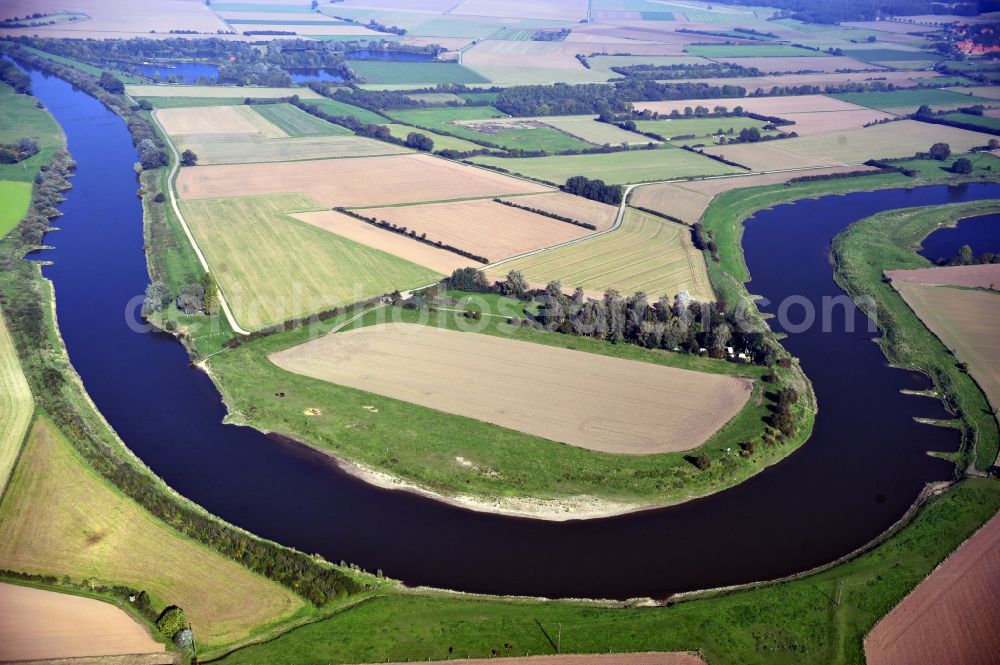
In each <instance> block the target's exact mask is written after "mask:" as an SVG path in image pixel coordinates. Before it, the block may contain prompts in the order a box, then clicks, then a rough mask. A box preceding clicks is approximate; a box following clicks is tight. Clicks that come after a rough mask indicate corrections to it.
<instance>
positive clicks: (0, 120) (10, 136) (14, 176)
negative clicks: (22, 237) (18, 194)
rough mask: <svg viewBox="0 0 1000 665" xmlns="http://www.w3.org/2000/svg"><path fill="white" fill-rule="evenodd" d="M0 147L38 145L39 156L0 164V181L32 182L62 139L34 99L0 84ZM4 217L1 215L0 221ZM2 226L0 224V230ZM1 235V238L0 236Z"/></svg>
mask: <svg viewBox="0 0 1000 665" xmlns="http://www.w3.org/2000/svg"><path fill="white" fill-rule="evenodd" d="M0 108H2V109H3V113H0V143H6V144H12V143H17V142H18V141H20V140H21V138H23V137H25V136H30V137H31V138H33V139H35V140H36V141H38V147H39V149H40V150H39V152H38V154H37V155H32V156H31V157H29V158H28V159H25V160H24V161H21V162H18V163H17V164H0V180H18V181H20V182H31V181H32V180H33V179H34V177H35V174H36V173H38V169H39V168H41V166H42V165H43V164H48V163H49V161H50V160H51V159H52V155H53V153H55V151H56V150H58V149H59V148H61V147H62V146H63V145H64V143H65V139H64V138H63V133H62V128H60V127H59V125H58V124H56V121H55V120H53V119H52V116H50V115H49V114H48V113H46V112H45V111H44V110H42V109H39V108H38V107H36V106H35V98H34V97H30V96H28V95H19V94H17V93H16V92H14V89H13V88H11V87H10V86H9V85H7V84H5V83H0ZM2 216H4V215H3V213H0V217H2ZM2 226H3V224H2V222H0V228H2ZM0 235H3V234H2V232H0Z"/></svg>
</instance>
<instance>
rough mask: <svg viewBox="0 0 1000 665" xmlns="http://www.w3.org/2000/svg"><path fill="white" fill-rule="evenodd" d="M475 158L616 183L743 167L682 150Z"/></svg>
mask: <svg viewBox="0 0 1000 665" xmlns="http://www.w3.org/2000/svg"><path fill="white" fill-rule="evenodd" d="M471 161H473V162H475V163H477V164H486V165H489V166H496V167H499V168H502V169H506V170H507V171H510V172H511V173H520V174H521V175H526V176H528V177H531V178H537V179H539V180H544V181H546V182H550V183H554V184H557V185H561V184H563V183H564V182H566V180H567V179H569V178H572V177H573V176H576V175H583V176H587V177H588V178H600V179H601V180H604V182H606V183H609V184H614V185H624V184H628V183H633V182H650V181H653V180H670V179H673V178H686V177H689V176H709V175H723V174H725V173H736V172H739V171H740V169H738V168H736V167H734V166H729V165H728V164H723V163H721V162H717V161H715V160H713V159H709V158H708V157H704V156H702V155H698V154H695V153H693V152H688V151H687V150H680V149H679V148H659V149H656V150H628V151H626V152H610V153H599V154H591V155H556V156H552V157H532V158H528V157H525V158H520V159H505V158H503V157H473V158H472V160H471Z"/></svg>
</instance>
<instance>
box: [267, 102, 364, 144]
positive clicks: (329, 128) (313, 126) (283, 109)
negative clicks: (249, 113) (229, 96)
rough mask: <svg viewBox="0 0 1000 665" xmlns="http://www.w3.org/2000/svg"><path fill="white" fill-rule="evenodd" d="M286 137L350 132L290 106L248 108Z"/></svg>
mask: <svg viewBox="0 0 1000 665" xmlns="http://www.w3.org/2000/svg"><path fill="white" fill-rule="evenodd" d="M249 108H251V109H252V110H253V111H254V112H255V113H257V114H259V115H261V116H263V118H264V119H265V120H267V121H268V122H269V123H270V124H272V125H274V126H275V127H278V128H280V129H281V131H283V132H284V133H285V134H286V135H288V136H334V135H338V134H340V135H345V136H346V135H349V134H351V133H352V132H351V130H349V129H347V128H346V127H341V126H340V125H335V124H333V123H332V122H327V121H326V120H322V119H320V118H317V117H316V116H314V115H309V114H308V113H306V112H305V111H303V110H302V109H300V108H297V107H295V106H292V105H291V104H256V105H254V106H251V107H249Z"/></svg>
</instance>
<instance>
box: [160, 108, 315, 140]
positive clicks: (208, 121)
mask: <svg viewBox="0 0 1000 665" xmlns="http://www.w3.org/2000/svg"><path fill="white" fill-rule="evenodd" d="M289 108H292V107H291V106H289ZM296 110H298V109H296ZM156 118H157V119H158V120H159V121H160V124H161V125H163V131H165V132H166V133H167V134H170V135H171V136H179V135H184V136H188V137H194V136H202V135H206V134H208V135H212V134H224V135H227V136H238V135H241V134H243V135H248V136H260V137H270V138H279V137H283V136H287V134H286V133H285V132H284V131H282V130H281V128H280V127H277V126H276V125H274V124H272V123H271V122H269V121H268V120H267V119H266V118H265V117H264V116H262V115H261V114H259V113H257V112H256V111H254V109H253V108H251V107H249V106H205V107H195V108H171V109H162V110H159V111H157V112H156Z"/></svg>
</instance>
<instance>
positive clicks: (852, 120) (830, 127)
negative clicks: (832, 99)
mask: <svg viewBox="0 0 1000 665" xmlns="http://www.w3.org/2000/svg"><path fill="white" fill-rule="evenodd" d="M781 117H782V118H784V119H786V120H792V121H794V122H795V124H794V125H787V126H782V127H781V130H782V131H784V132H795V133H796V134H798V135H799V136H812V135H813V134H827V133H829V132H839V131H843V130H845V129H861V128H862V127H864V126H865V125H868V124H871V123H873V122H878V121H879V120H885V119H887V118H895V117H896V116H894V115H893V114H891V113H886V112H885V111H875V110H872V109H858V110H857V111H826V112H821V113H782V114H781Z"/></svg>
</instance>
